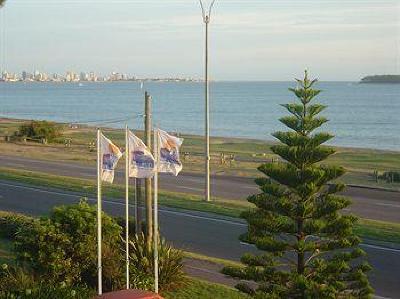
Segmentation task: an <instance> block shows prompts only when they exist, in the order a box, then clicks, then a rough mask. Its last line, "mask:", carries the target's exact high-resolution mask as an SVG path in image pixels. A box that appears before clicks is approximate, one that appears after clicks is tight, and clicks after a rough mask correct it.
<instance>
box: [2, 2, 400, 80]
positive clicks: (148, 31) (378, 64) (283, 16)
mask: <svg viewBox="0 0 400 299" xmlns="http://www.w3.org/2000/svg"><path fill="white" fill-rule="evenodd" d="M205 2H210V0H205ZM0 27H1V28H0V33H1V34H0V51H1V53H0V54H1V55H0V66H1V67H2V68H3V69H7V70H9V71H12V72H18V73H19V72H21V71H23V70H27V71H32V70H34V69H38V70H41V71H46V72H48V73H52V72H57V73H64V72H65V71H66V70H72V71H76V72H80V71H86V72H89V71H95V72H98V73H103V74H104V73H109V72H111V71H117V72H122V73H128V74H130V75H136V76H139V77H157V76H158V77H166V76H179V77H196V78H201V77H202V76H203V65H204V62H203V57H204V54H203V53H204V45H203V44H204V24H203V23H202V19H201V11H200V6H199V3H198V1H197V0H108V1H105V0H79V1H78V0H7V2H6V5H5V6H4V7H3V9H1V11H0ZM305 68H307V69H308V70H309V71H310V72H311V73H312V74H313V75H314V76H316V77H318V78H320V80H323V81H328V80H329V81H331V80H333V81H348V80H359V79H360V78H361V77H363V76H365V75H371V74H399V73H400V0H398V1H390V0H388V1H385V0H376V1H369V0H359V1H356V0H320V1H316V0H315V1H312V0H292V1H285V0H242V1H239V0H217V2H216V5H215V7H214V11H213V14H212V19H211V24H210V73H211V78H212V79H214V80H274V81H281V80H292V79H293V78H294V77H297V76H299V75H301V73H302V71H303V70H304V69H305Z"/></svg>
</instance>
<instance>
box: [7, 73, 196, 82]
mask: <svg viewBox="0 0 400 299" xmlns="http://www.w3.org/2000/svg"><path fill="white" fill-rule="evenodd" d="M149 80H150V81H163V82H165V81H174V82H182V81H184V82H195V81H196V82H198V81H201V79H195V78H192V77H179V76H169V77H137V76H134V75H129V74H126V73H121V72H115V71H113V72H109V73H107V74H100V73H98V72H94V71H91V72H85V71H79V72H75V71H64V72H57V73H47V72H43V71H40V70H34V71H33V72H29V71H25V70H24V71H22V72H21V73H16V72H10V71H7V70H4V71H2V72H1V73H0V82H19V81H24V82H105V81H149Z"/></svg>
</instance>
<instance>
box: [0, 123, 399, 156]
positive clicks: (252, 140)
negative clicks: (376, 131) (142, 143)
mask: <svg viewBox="0 0 400 299" xmlns="http://www.w3.org/2000/svg"><path fill="white" fill-rule="evenodd" d="M33 120H36V121H49V122H54V123H56V124H60V125H66V126H71V125H77V126H78V128H79V129H85V128H87V129H96V126H95V125H93V124H86V123H77V122H68V123H66V122H57V121H51V120H46V119H41V120H38V119H23V118H9V117H0V124H4V123H9V122H21V123H23V122H29V121H33ZM100 128H102V129H103V130H107V131H121V130H124V129H123V128H112V127H100ZM69 129H71V130H74V129H73V128H69ZM133 130H134V131H136V132H143V130H135V129H133ZM170 132H172V133H176V132H174V131H170ZM179 135H182V136H186V137H192V138H199V139H200V138H201V137H203V135H198V134H191V133H185V132H183V133H179ZM271 137H272V136H271ZM210 138H211V139H214V140H218V139H220V140H223V141H227V140H228V141H229V140H232V141H234V142H237V143H256V144H265V145H268V146H270V145H275V144H279V143H278V142H277V141H274V140H263V139H257V138H249V137H237V136H233V137H227V136H218V135H211V136H210ZM326 146H329V147H332V148H335V149H336V150H337V151H338V152H339V151H340V150H350V151H351V150H354V151H360V152H362V151H367V152H376V153H393V154H398V153H400V149H399V150H389V149H375V148H368V147H356V146H342V145H326Z"/></svg>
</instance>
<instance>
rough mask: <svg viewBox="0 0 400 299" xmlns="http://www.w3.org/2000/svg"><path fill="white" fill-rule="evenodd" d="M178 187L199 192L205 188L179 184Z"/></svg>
mask: <svg viewBox="0 0 400 299" xmlns="http://www.w3.org/2000/svg"><path fill="white" fill-rule="evenodd" d="M177 188H178V189H179V188H181V189H187V190H192V191H198V192H203V191H204V190H203V189H200V188H193V187H186V186H177Z"/></svg>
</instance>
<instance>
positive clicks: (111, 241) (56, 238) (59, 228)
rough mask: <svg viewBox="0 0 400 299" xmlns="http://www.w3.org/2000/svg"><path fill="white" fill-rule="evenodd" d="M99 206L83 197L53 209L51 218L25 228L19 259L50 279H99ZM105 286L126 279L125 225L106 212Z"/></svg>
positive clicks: (70, 281) (93, 281) (115, 285)
mask: <svg viewBox="0 0 400 299" xmlns="http://www.w3.org/2000/svg"><path fill="white" fill-rule="evenodd" d="M96 219H97V218H96V208H95V207H94V206H90V205H88V204H87V203H86V202H85V201H81V202H80V203H79V204H77V205H71V206H61V207H56V208H54V209H53V211H52V213H51V214H50V216H49V218H41V219H40V220H39V221H37V222H35V223H34V225H32V226H30V227H27V228H26V229H23V230H21V232H20V233H19V234H18V236H17V239H16V246H15V247H16V255H17V260H18V261H19V262H22V263H27V264H28V265H30V267H32V269H33V270H34V271H35V273H37V274H38V275H40V276H41V277H42V279H45V280H47V281H51V282H65V283H67V284H68V285H75V284H80V283H85V284H87V285H88V286H90V287H95V286H96V283H97V234H96V232H97V224H96ZM102 221H103V226H102V230H103V243H102V246H103V284H104V290H105V291H109V290H113V289H117V288H118V287H120V286H121V285H122V283H123V271H122V269H123V257H122V250H121V249H120V248H121V240H120V234H121V227H120V226H119V225H118V224H117V223H116V222H115V220H113V219H112V218H111V217H109V216H107V215H105V214H103V219H102Z"/></svg>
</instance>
